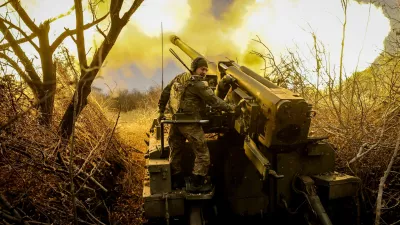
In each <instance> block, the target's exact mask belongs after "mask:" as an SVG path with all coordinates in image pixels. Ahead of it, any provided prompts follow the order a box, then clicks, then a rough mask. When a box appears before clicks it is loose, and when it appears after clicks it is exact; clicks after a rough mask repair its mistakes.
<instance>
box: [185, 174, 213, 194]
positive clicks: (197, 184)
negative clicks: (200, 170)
mask: <svg viewBox="0 0 400 225" xmlns="http://www.w3.org/2000/svg"><path fill="white" fill-rule="evenodd" d="M211 190H212V184H211V181H210V177H207V176H200V175H192V176H191V177H189V182H187V183H186V191H188V192H192V193H204V192H210V191H211Z"/></svg>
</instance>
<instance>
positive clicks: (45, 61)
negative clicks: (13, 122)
mask: <svg viewBox="0 0 400 225" xmlns="http://www.w3.org/2000/svg"><path fill="white" fill-rule="evenodd" d="M8 4H10V5H11V6H12V8H13V9H14V10H15V12H16V13H17V14H18V17H19V19H20V20H22V21H23V23H24V24H25V25H26V26H27V27H28V29H29V31H25V30H24V29H22V28H21V26H20V24H15V23H14V22H13V21H12V20H11V19H10V15H9V14H10V13H9V12H7V13H6V14H5V15H2V16H0V32H1V33H2V34H3V36H4V38H3V40H2V41H1V42H0V58H1V59H3V60H4V61H5V62H6V63H7V65H9V66H11V67H13V68H14V69H15V70H16V72H17V73H18V74H19V76H20V77H21V78H22V79H23V80H24V81H25V82H26V83H27V84H28V86H29V87H30V88H31V89H32V92H33V94H34V97H35V98H36V100H37V101H38V102H39V104H38V107H39V110H40V113H41V116H40V122H41V123H42V124H44V125H49V124H50V123H51V122H52V115H53V108H54V94H55V90H56V80H57V79H56V72H55V64H54V60H53V54H54V52H55V50H56V49H57V48H58V47H59V46H60V44H61V43H62V42H63V41H64V39H65V38H67V37H69V36H71V35H74V34H76V33H77V31H78V29H80V30H84V29H88V28H90V27H93V26H94V25H96V24H98V23H100V22H101V21H103V20H104V19H105V18H107V16H108V14H106V15H104V16H103V17H101V18H99V19H97V20H94V21H93V22H91V23H89V24H85V25H83V24H82V26H81V27H78V28H77V29H74V30H66V31H65V32H63V33H62V34H61V35H60V36H59V37H58V38H56V40H55V41H54V42H53V43H50V41H49V31H50V26H51V23H52V22H54V21H55V20H57V19H59V18H62V17H64V16H66V15H68V14H69V13H70V12H72V10H73V9H71V10H69V12H67V13H66V14H62V15H60V16H57V17H55V18H49V19H48V20H45V21H44V22H42V23H41V24H39V25H37V24H36V23H35V22H34V21H33V19H32V18H31V17H30V16H29V15H28V13H27V12H26V11H25V9H24V8H23V7H22V6H21V3H20V1H19V0H10V1H7V2H6V3H4V4H2V5H1V6H2V7H8ZM11 30H14V31H16V33H17V34H19V36H20V35H22V36H23V37H22V38H17V36H16V35H13V33H12V32H11ZM35 38H37V39H38V41H39V44H38V45H37V44H36V43H35V42H34V41H33V40H34V39H35ZM27 42H29V43H30V44H31V45H32V46H33V48H34V49H35V50H36V51H37V52H38V55H39V58H40V66H39V68H40V69H35V65H34V63H33V62H32V60H31V59H30V58H29V57H28V56H27V54H26V53H25V52H24V50H23V49H22V47H21V44H23V43H27ZM6 52H8V53H10V52H11V53H13V54H14V55H15V57H16V58H17V59H14V58H15V57H12V56H10V54H7V53H6ZM19 62H20V63H21V64H22V65H23V66H22V67H20V64H19ZM39 74H42V76H40V75H39Z"/></svg>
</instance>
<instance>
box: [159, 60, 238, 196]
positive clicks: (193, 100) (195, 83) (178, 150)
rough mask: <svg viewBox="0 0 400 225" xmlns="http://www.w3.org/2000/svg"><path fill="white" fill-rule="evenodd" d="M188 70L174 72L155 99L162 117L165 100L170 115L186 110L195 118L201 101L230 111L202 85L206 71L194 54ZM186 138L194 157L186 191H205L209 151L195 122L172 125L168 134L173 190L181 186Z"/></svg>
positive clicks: (199, 127) (207, 185) (201, 107)
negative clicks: (182, 159)
mask: <svg viewBox="0 0 400 225" xmlns="http://www.w3.org/2000/svg"><path fill="white" fill-rule="evenodd" d="M191 71H192V74H191V73H188V72H185V73H182V74H179V75H177V76H176V77H175V78H174V79H173V80H172V81H171V82H170V83H169V84H168V85H167V86H166V87H165V88H164V90H163V92H162V94H161V97H160V100H159V102H158V107H159V111H158V113H159V117H158V119H159V120H160V119H162V118H164V111H165V108H166V105H167V102H169V108H170V110H171V112H172V113H173V114H175V113H177V112H182V113H188V114H191V115H192V116H193V119H196V120H199V119H201V118H200V112H201V111H202V110H204V109H205V103H207V104H208V105H210V106H211V107H214V108H217V109H221V110H224V111H231V110H233V107H232V106H231V105H229V104H227V103H226V102H224V101H223V100H222V99H220V98H218V97H217V96H216V95H215V94H214V92H213V91H212V90H211V88H209V87H208V86H206V85H205V83H204V82H202V81H203V80H204V77H205V75H206V73H207V71H208V65H207V61H206V60H205V59H204V58H201V57H198V58H196V59H194V60H193V62H192V64H191ZM186 139H187V140H188V141H189V143H190V145H191V148H192V149H193V152H194V154H195V156H196V158H195V161H194V168H193V171H192V176H191V177H190V178H189V179H190V186H189V187H190V190H188V191H192V192H205V191H210V190H211V185H210V181H209V179H208V178H207V176H206V175H207V173H208V169H209V166H210V154H209V150H208V147H207V144H206V140H205V136H204V132H203V129H202V127H201V125H200V124H199V123H192V124H172V125H171V128H170V133H169V137H168V143H169V146H170V149H171V151H170V158H169V160H170V163H171V174H172V183H173V189H177V188H180V187H183V186H184V185H185V181H184V176H183V173H182V171H181V158H182V148H183V145H184V143H185V141H186Z"/></svg>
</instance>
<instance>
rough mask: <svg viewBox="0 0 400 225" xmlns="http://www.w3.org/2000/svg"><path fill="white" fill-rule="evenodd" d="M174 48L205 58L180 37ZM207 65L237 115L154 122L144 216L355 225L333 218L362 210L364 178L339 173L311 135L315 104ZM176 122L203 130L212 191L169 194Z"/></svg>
mask: <svg viewBox="0 0 400 225" xmlns="http://www.w3.org/2000/svg"><path fill="white" fill-rule="evenodd" d="M171 42H172V43H173V44H174V45H176V46H177V47H179V48H180V49H181V50H182V51H183V52H184V53H186V54H187V55H188V56H189V57H190V58H192V59H194V58H196V57H198V56H201V57H204V56H202V55H201V54H200V53H198V52H197V51H195V50H194V49H193V48H191V47H189V46H188V45H187V44H186V43H184V42H183V41H182V40H181V39H180V38H179V37H177V36H171ZM208 65H209V71H208V73H207V75H206V78H205V80H206V83H208V85H209V86H210V87H211V88H212V89H213V90H214V92H215V93H216V95H217V96H218V97H220V98H222V99H224V100H225V101H227V102H229V103H231V104H235V105H236V106H237V110H236V111H235V112H221V111H217V110H214V109H212V108H211V107H208V108H207V110H206V111H204V112H203V113H202V118H201V120H196V121H194V120H191V119H187V118H186V117H185V115H172V117H171V118H169V119H166V120H161V121H158V120H157V119H154V121H153V124H152V126H151V129H150V132H149V133H148V137H149V140H148V141H147V143H148V151H147V153H146V155H145V158H146V177H145V180H144V183H143V199H144V214H145V217H146V218H149V219H150V220H149V221H157V218H158V219H159V221H161V222H162V223H164V224H172V223H174V222H182V224H190V225H204V224H257V222H260V224H323V225H329V224H356V222H355V221H352V222H349V221H347V219H346V221H347V222H348V223H345V222H343V221H340V222H335V219H339V220H340V219H343V218H344V215H345V214H349V213H352V212H353V211H354V212H355V213H357V212H359V211H357V207H356V205H357V204H354V203H356V201H353V200H354V199H356V198H357V193H358V189H359V186H360V180H359V179H358V178H357V177H353V176H350V175H346V174H341V173H338V172H335V150H334V148H333V147H332V146H331V145H330V144H329V143H328V142H327V141H326V138H324V137H321V138H317V137H310V136H309V128H310V123H311V119H312V117H313V116H314V115H315V112H314V111H313V110H312V106H311V105H310V104H308V103H307V102H306V101H305V100H304V99H303V98H302V97H301V96H299V95H298V94H296V93H293V92H291V91H290V90H287V89H284V88H281V87H279V86H277V85H275V84H274V83H272V82H270V81H269V80H267V79H265V78H263V77H261V76H260V75H258V74H257V73H255V72H253V71H252V70H250V69H249V68H247V67H245V66H240V65H238V64H236V63H235V62H233V61H220V62H218V63H215V62H210V61H208ZM174 123H175V124H176V123H201V124H202V127H203V130H204V132H205V133H206V136H207V144H208V147H209V150H210V157H211V167H210V172H209V173H210V177H211V180H212V183H213V186H214V188H213V190H212V191H211V192H209V193H200V194H192V193H188V192H186V191H185V189H182V190H172V187H171V172H170V171H171V170H170V164H169V159H168V157H169V146H168V142H167V132H168V129H167V128H166V126H168V124H174ZM184 154H186V155H184V156H183V159H184V160H182V161H183V165H182V166H183V168H184V170H185V171H186V172H187V175H190V173H191V169H192V167H193V158H194V154H193V153H192V152H191V150H190V147H189V146H187V151H185V153H184ZM341 199H347V200H348V199H350V200H351V201H350V202H351V203H353V204H348V203H347V202H348V201H345V203H346V204H344V203H342V202H340V200H341ZM335 202H336V206H335V204H332V203H335ZM338 204H339V205H338ZM340 204H342V205H340ZM347 208H349V209H351V210H348V209H347ZM337 214H339V215H340V216H336V215H337ZM356 217H357V216H356V215H352V218H356ZM276 220H277V221H279V223H272V222H270V221H276ZM249 221H251V222H249Z"/></svg>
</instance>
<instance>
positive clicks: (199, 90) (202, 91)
mask: <svg viewBox="0 0 400 225" xmlns="http://www.w3.org/2000/svg"><path fill="white" fill-rule="evenodd" d="M194 86H195V90H196V94H197V95H198V96H199V97H200V98H202V99H203V100H204V101H205V102H206V103H207V104H208V105H210V106H211V107H213V108H218V109H222V110H224V111H230V110H231V107H230V106H229V104H228V103H226V102H225V101H224V100H222V99H220V98H219V97H217V96H216V95H215V94H214V92H213V91H212V89H211V88H210V87H208V86H206V85H205V84H204V83H203V82H201V81H197V82H195V83H194Z"/></svg>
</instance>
